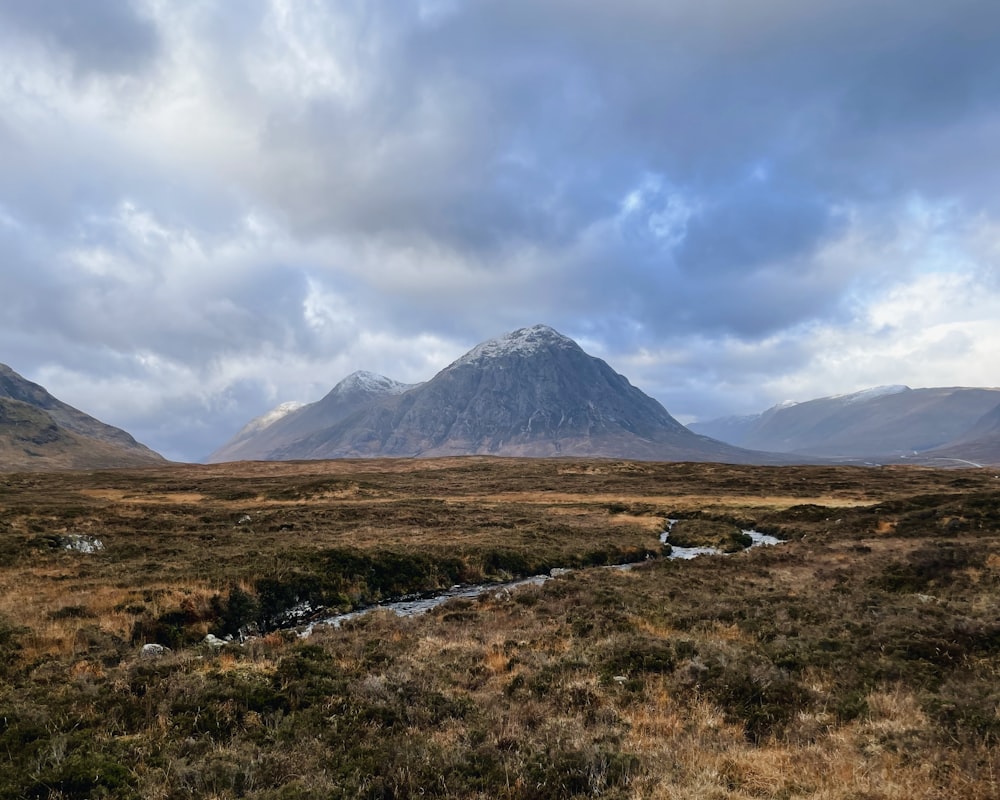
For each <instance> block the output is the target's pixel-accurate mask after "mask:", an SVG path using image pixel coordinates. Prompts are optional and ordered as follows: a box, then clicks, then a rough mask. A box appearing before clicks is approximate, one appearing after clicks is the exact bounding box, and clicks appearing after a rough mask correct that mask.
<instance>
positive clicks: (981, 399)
mask: <svg viewBox="0 0 1000 800" xmlns="http://www.w3.org/2000/svg"><path fill="white" fill-rule="evenodd" d="M998 404H1000V389H977V388H961V387H951V388H932V389H911V388H909V387H907V386H884V387H876V388H874V389H868V390H865V391H863V392H857V393H855V394H848V395H836V396H833V397H822V398H819V399H816V400H809V401H806V402H802V403H784V404H781V405H778V406H774V407H772V408H770V409H768V410H767V411H765V412H763V413H761V414H758V415H755V416H750V417H738V418H734V417H728V418H723V419H719V420H712V421H709V422H705V423H694V424H692V425H691V426H690V427H691V429H692V430H694V431H697V432H699V433H702V434H705V435H711V436H717V437H719V438H723V439H724V440H725V441H728V442H729V443H730V444H735V445H739V446H741V447H748V448H751V449H758V450H769V451H773V452H779V453H796V454H803V455H805V454H807V455H813V456H819V457H825V458H872V459H883V460H888V459H896V458H901V457H912V456H913V455H914V454H919V453H923V452H925V451H930V450H933V449H935V448H938V447H942V446H945V445H948V444H949V443H951V442H953V441H955V440H957V439H960V438H962V437H964V436H967V435H968V434H969V432H970V431H971V429H972V428H973V427H974V426H975V425H976V424H977V423H978V422H979V421H980V420H981V419H982V418H983V416H984V415H985V414H987V413H988V412H990V411H992V410H993V409H994V408H995V407H996V406H997V405H998Z"/></svg>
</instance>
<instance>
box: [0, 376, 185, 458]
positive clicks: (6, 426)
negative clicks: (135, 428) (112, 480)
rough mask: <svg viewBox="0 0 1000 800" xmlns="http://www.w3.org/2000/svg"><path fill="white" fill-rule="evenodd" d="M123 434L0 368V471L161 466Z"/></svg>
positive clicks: (148, 451) (128, 436)
mask: <svg viewBox="0 0 1000 800" xmlns="http://www.w3.org/2000/svg"><path fill="white" fill-rule="evenodd" d="M163 463H165V460H164V458H163V457H162V456H160V455H159V454H158V453H155V452H153V451H152V450H150V449H149V448H148V447H146V446H145V445H142V444H139V443H138V442H137V441H136V440H135V439H133V438H132V437H131V436H130V435H129V434H128V433H126V432H125V431H123V430H121V429H120V428H115V427H113V426H111V425H106V424H105V423H103V422H101V421H100V420H97V419H94V418H93V417H91V416H89V415H87V414H84V413H83V412H82V411H79V410H78V409H76V408H73V406H70V405H67V404H66V403H64V402H62V401H61V400H57V399H56V398H55V397H53V396H52V395H51V394H49V393H48V392H47V391H46V390H45V389H44V388H42V387H41V386H39V385H38V384H37V383H32V382H31V381H29V380H26V379H25V378H23V377H21V376H20V375H18V374H17V373H16V372H15V371H14V370H12V369H11V368H10V367H8V366H7V365H6V364H0V471H17V470H47V469H96V468H103V467H138V466H146V465H150V464H163Z"/></svg>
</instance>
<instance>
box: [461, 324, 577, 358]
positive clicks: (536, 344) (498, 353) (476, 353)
mask: <svg viewBox="0 0 1000 800" xmlns="http://www.w3.org/2000/svg"><path fill="white" fill-rule="evenodd" d="M551 348H561V349H577V348H579V345H578V344H577V343H576V342H574V341H573V340H572V339H570V338H569V337H567V336H563V335H562V334H561V333H559V332H558V331H557V330H555V329H554V328H550V327H549V326H548V325H532V326H531V327H530V328H518V329H517V330H516V331H512V332H511V333H508V334H505V335H503V336H498V337H497V338H496V339H489V340H488V341H485V342H483V343H482V344H479V345H476V346H475V347H474V348H472V350H470V351H469V352H468V353H466V354H465V355H464V356H462V357H461V358H460V359H458V361H456V362H455V364H479V363H481V362H483V361H485V360H488V359H494V358H502V357H504V356H512V355H513V356H529V355H532V354H534V353H537V352H539V351H541V350H546V349H551Z"/></svg>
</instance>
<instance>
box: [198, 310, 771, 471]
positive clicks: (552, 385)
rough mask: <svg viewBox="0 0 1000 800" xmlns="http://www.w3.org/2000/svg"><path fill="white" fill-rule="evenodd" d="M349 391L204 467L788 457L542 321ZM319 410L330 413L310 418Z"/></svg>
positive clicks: (227, 449) (229, 447) (337, 390)
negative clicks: (694, 426) (377, 460)
mask: <svg viewBox="0 0 1000 800" xmlns="http://www.w3.org/2000/svg"><path fill="white" fill-rule="evenodd" d="M348 380H349V379H345V381H348ZM382 381H389V379H382ZM354 383H355V384H358V383H359V381H354ZM360 383H363V384H365V386H364V387H363V388H364V393H363V394H359V395H357V401H358V402H351V403H340V401H339V400H337V401H336V403H335V402H334V401H335V400H336V399H337V398H339V397H341V396H342V395H346V394H347V391H346V389H344V390H343V391H342V390H341V387H342V385H343V384H344V381H342V382H341V384H338V385H337V387H334V389H333V391H331V392H330V394H328V395H327V397H326V398H324V399H323V400H321V401H319V403H316V404H314V405H313V406H307V407H305V408H303V409H300V410H298V411H295V412H292V413H291V414H289V415H287V416H286V417H284V418H282V419H280V420H278V421H277V422H275V423H274V424H272V425H270V426H268V427H267V428H265V429H264V430H263V431H261V432H260V433H259V434H256V435H254V436H252V437H250V438H249V439H247V440H245V441H243V442H241V443H237V445H238V446H233V443H232V442H230V443H227V444H226V445H224V446H223V447H222V448H220V449H219V450H217V451H216V452H215V453H213V454H212V456H211V457H210V460H211V461H220V460H232V459H233V458H235V457H239V458H248V457H252V458H259V459H270V460H288V459H320V458H347V457H355V458H368V457H381V456H397V457H399V456H405V457H415V456H422V457H426V456H445V455H472V454H495V455H511V456H559V455H566V456H570V455H572V456H602V457H617V458H636V459H647V460H672V461H676V460H690V461H728V462H732V463H784V462H786V461H788V459H782V458H781V457H774V456H769V455H768V454H764V453H749V452H747V451H745V450H742V449H740V448H736V447H732V446H730V445H727V444H724V443H722V442H718V441H715V440H713V439H710V438H708V437H705V436H700V435H697V434H695V433H692V432H691V431H690V430H688V429H687V428H685V427H684V426H683V425H681V424H680V423H679V422H677V420H675V419H674V418H673V417H672V416H670V414H669V413H668V412H667V411H666V409H665V408H663V406H662V405H660V403H658V402H657V401H656V400H654V399H653V398H651V397H649V396H648V395H646V394H644V393H643V392H641V391H640V390H639V389H637V388H635V387H634V386H632V384H631V383H629V382H628V380H627V379H626V378H625V377H624V376H622V375H619V374H618V373H617V372H615V371H614V370H613V369H611V367H609V366H608V365H607V364H606V363H605V362H604V361H602V360H600V359H598V358H594V357H593V356H590V355H588V354H587V353H585V352H584V351H583V349H582V348H581V347H580V346H579V345H578V344H577V343H576V342H574V341H573V340H572V339H570V338H568V337H566V336H563V335H562V334H560V333H558V332H557V331H555V330H553V329H552V328H550V327H548V326H546V325H536V326H533V327H530V328H521V329H519V330H516V331H513V332H512V333H509V334H506V335H504V336H501V337H498V338H496V339H491V340H489V341H486V342H483V343H481V344H479V345H477V346H476V347H474V348H473V349H472V350H470V351H469V352H468V353H466V354H465V355H463V356H462V357H461V358H459V359H457V360H456V361H455V362H453V363H452V364H450V365H449V366H448V367H446V368H445V369H443V370H441V371H440V372H439V373H438V374H437V375H436V376H434V378H432V379H431V380H429V381H427V382H426V383H423V384H419V385H417V386H415V387H407V388H405V389H403V385H401V384H398V383H396V382H389V383H383V382H374V386H372V383H373V382H372V381H362V382H360ZM371 389H374V390H373V391H370V390H371ZM328 401H329V403H328ZM324 404H327V405H328V406H329V411H333V412H334V413H320V408H319V407H321V406H322V405H324ZM309 409H313V410H312V411H309Z"/></svg>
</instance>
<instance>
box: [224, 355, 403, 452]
mask: <svg viewBox="0 0 1000 800" xmlns="http://www.w3.org/2000/svg"><path fill="white" fill-rule="evenodd" d="M412 388H413V385H411V384H406V383H400V382H399V381H394V380H393V379H392V378H386V377H385V376H384V375H376V374H375V373H374V372H365V371H358V372H353V373H351V374H350V375H348V376H347V377H346V378H344V379H343V380H342V381H341V382H340V383H338V384H337V385H336V386H334V387H333V389H331V390H330V392H329V393H328V394H327V395H326V396H325V397H324V398H323V399H322V400H317V401H316V402H315V403H309V404H305V405H304V404H302V403H296V402H292V403H282V404H281V405H280V406H278V407H277V408H275V409H272V410H271V411H269V412H267V413H266V414H264V415H262V416H260V417H257V418H256V419H254V420H251V421H250V422H249V423H247V425H246V426H245V427H244V428H243V429H242V430H241V431H240V432H239V433H237V434H236V435H235V436H234V437H233V438H232V439H230V440H229V441H228V442H226V443H225V444H224V445H222V446H221V447H220V448H219V449H217V450H216V451H215V452H214V453H212V454H211V455H210V456H208V458H207V459H206V461H207V462H208V463H210V464H215V463H221V462H223V461H255V460H267V459H269V458H271V454H272V453H273V452H275V451H276V450H280V449H282V448H284V447H288V446H290V445H292V444H294V443H295V442H297V441H299V440H300V439H302V438H303V437H305V436H308V435H310V434H312V433H314V432H315V431H317V430H323V429H325V428H328V427H330V426H331V425H335V424H336V423H338V422H340V421H341V420H343V419H346V418H347V417H350V416H351V415H353V414H356V413H357V412H359V411H362V410H364V409H366V408H368V407H370V406H371V405H373V404H374V403H376V402H377V401H379V400H383V399H386V398H390V397H395V396H397V395H400V394H402V393H403V392H405V391H407V390H408V389H412Z"/></svg>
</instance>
